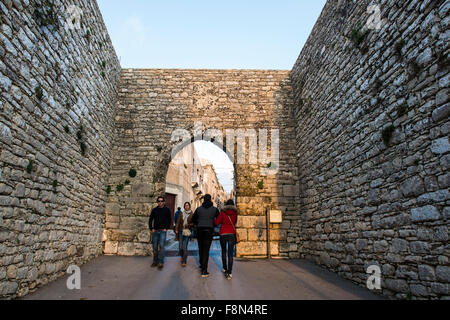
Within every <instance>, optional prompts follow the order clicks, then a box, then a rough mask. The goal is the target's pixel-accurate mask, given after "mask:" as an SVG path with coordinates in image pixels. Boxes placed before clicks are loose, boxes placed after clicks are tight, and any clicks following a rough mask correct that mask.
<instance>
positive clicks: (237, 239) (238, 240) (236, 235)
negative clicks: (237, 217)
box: [227, 216, 241, 243]
mask: <svg viewBox="0 0 450 320" xmlns="http://www.w3.org/2000/svg"><path fill="white" fill-rule="evenodd" d="M227 217H228V219H230V222H231V225H232V226H233V229H234V232H235V237H236V243H239V242H240V241H241V239H239V235H238V233H237V231H236V227H235V226H234V224H233V221H231V218H230V216H227Z"/></svg>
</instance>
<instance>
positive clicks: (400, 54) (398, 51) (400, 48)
mask: <svg viewBox="0 0 450 320" xmlns="http://www.w3.org/2000/svg"><path fill="white" fill-rule="evenodd" d="M405 44H406V42H405V40H403V39H400V41H398V42H397V43H396V44H395V46H394V53H395V55H396V56H397V57H398V58H400V59H403V47H404V46H405Z"/></svg>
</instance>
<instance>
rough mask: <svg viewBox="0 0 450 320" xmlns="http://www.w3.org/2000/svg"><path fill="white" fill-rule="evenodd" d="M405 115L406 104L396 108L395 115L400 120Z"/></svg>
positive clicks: (406, 110) (406, 111)
mask: <svg viewBox="0 0 450 320" xmlns="http://www.w3.org/2000/svg"><path fill="white" fill-rule="evenodd" d="M407 113H408V104H407V103H406V102H405V103H402V104H401V105H399V106H398V107H397V114H398V116H399V117H400V118H401V117H403V116H404V115H406V114H407Z"/></svg>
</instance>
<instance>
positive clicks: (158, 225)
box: [148, 197, 172, 270]
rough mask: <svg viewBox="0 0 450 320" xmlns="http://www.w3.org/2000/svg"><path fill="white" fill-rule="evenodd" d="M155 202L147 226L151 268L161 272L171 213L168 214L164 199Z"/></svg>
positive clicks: (159, 198) (168, 210)
mask: <svg viewBox="0 0 450 320" xmlns="http://www.w3.org/2000/svg"><path fill="white" fill-rule="evenodd" d="M157 201H158V206H157V207H156V208H154V209H153V210H152V213H151V214H150V219H149V221H148V226H149V228H150V230H151V232H152V245H153V264H152V268H154V267H156V266H157V267H158V269H160V270H161V269H162V268H163V267H164V255H165V245H166V237H167V230H168V229H170V226H171V224H172V213H171V212H170V209H169V208H167V207H166V205H165V204H166V200H165V199H164V197H158V200H157Z"/></svg>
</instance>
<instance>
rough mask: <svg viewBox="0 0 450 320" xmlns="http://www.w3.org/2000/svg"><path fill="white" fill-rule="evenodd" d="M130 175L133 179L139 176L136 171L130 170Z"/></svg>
mask: <svg viewBox="0 0 450 320" xmlns="http://www.w3.org/2000/svg"><path fill="white" fill-rule="evenodd" d="M128 175H129V176H130V177H131V178H136V176H137V171H136V169H130V171H128Z"/></svg>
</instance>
